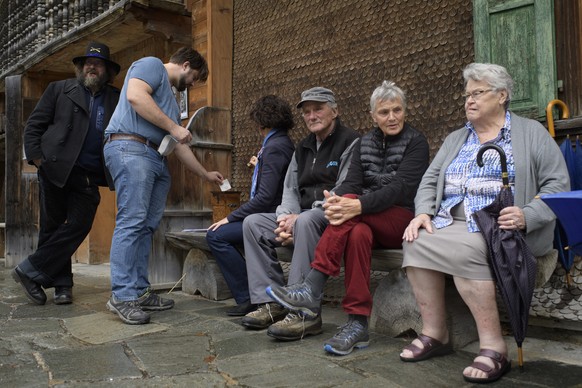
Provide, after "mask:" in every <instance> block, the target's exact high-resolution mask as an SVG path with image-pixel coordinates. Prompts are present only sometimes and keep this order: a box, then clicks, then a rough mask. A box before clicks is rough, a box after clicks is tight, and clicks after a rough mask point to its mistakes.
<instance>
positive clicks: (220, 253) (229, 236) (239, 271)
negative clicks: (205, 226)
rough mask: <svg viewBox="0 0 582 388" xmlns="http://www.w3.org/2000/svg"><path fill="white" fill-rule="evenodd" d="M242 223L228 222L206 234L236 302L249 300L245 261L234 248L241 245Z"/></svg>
mask: <svg viewBox="0 0 582 388" xmlns="http://www.w3.org/2000/svg"><path fill="white" fill-rule="evenodd" d="M242 225H243V223H242V221H237V222H229V223H228V224H224V225H222V226H221V227H220V228H218V229H216V230H215V231H214V232H213V231H211V230H209V231H208V233H207V234H206V242H207V243H208V246H209V247H210V250H211V251H212V255H213V256H214V258H215V259H216V262H217V263H218V266H219V267H220V270H221V271H222V275H223V276H224V280H225V281H226V284H228V288H229V289H230V292H231V293H232V296H233V298H234V300H235V301H236V303H237V304H241V303H245V302H248V301H249V300H250V296H249V282H248V277H247V265H246V261H245V259H244V257H243V256H242V255H241V254H240V252H239V251H238V249H237V248H236V247H237V246H238V247H242V246H243V232H242Z"/></svg>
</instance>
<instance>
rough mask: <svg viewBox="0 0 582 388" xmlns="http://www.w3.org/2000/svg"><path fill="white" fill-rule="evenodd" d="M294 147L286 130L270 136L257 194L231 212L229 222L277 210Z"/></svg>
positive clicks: (259, 174)
mask: <svg viewBox="0 0 582 388" xmlns="http://www.w3.org/2000/svg"><path fill="white" fill-rule="evenodd" d="M294 149H295V147H294V146H293V142H292V141H291V139H290V138H289V136H288V135H287V132H286V131H277V132H276V133H274V134H273V135H272V136H271V137H270V138H269V140H268V141H267V144H266V145H265V148H264V149H263V154H262V157H261V159H260V160H259V172H258V175H257V191H256V193H255V196H254V197H253V199H251V200H250V201H248V202H247V203H245V204H243V205H242V206H241V207H239V208H238V209H236V210H235V211H233V212H232V213H230V214H229V215H228V216H227V219H228V222H234V221H241V220H243V219H244V218H245V217H246V216H248V215H250V214H255V213H274V212H275V209H276V208H277V206H278V205H279V204H280V203H281V196H282V195H283V181H284V180H285V174H286V173H287V167H289V162H290V161H291V157H292V156H293V150H294Z"/></svg>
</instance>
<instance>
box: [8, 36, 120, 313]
mask: <svg viewBox="0 0 582 388" xmlns="http://www.w3.org/2000/svg"><path fill="white" fill-rule="evenodd" d="M73 63H74V65H75V72H76V75H77V77H76V78H71V79H67V80H63V81H57V82H52V83H50V84H49V85H48V87H47V89H46V91H45V92H44V93H43V95H42V97H41V99H40V101H39V102H38V104H37V105H36V107H35V108H34V110H33V112H32V113H31V115H30V117H29V118H28V122H27V123H26V127H25V129H24V151H25V154H26V159H27V161H28V163H29V164H31V165H34V166H36V167H37V169H38V180H39V191H40V195H39V197H40V198H39V200H40V227H39V234H38V247H37V249H36V251H35V252H34V253H33V254H31V255H30V256H28V258H26V259H25V260H24V261H22V262H21V263H20V264H19V265H18V266H17V267H16V268H15V269H14V270H13V271H12V277H13V278H14V280H15V281H17V282H18V283H20V284H21V285H22V287H23V288H24V291H25V292H26V295H27V296H28V298H29V299H30V300H31V301H33V302H34V303H36V304H39V305H43V304H45V303H46V299H47V297H46V294H45V292H44V290H43V288H52V287H54V289H55V294H54V303H56V304H69V303H72V301H73V294H72V287H73V274H72V270H71V256H72V255H73V253H75V251H76V250H77V248H78V247H79V246H80V245H81V243H82V242H83V240H84V239H85V237H86V236H87V234H88V233H89V231H90V230H91V226H92V224H93V219H94V218H95V213H96V211H97V206H98V205H99V201H100V199H101V197H100V195H99V187H98V186H107V180H106V178H105V168H104V162H103V152H102V149H103V131H104V129H105V127H106V126H107V124H108V123H109V119H110V118H111V115H112V114H113V111H114V110H115V106H116V105H117V102H118V100H119V89H117V88H115V87H113V86H111V85H109V84H110V83H111V82H112V81H113V78H114V77H115V76H116V75H117V74H118V73H119V70H120V66H119V65H118V64H117V63H115V62H113V61H112V60H111V59H110V56H109V47H107V46H106V45H104V44H102V43H98V42H91V43H89V45H88V46H87V48H86V51H85V55H82V56H79V57H76V58H74V59H73Z"/></svg>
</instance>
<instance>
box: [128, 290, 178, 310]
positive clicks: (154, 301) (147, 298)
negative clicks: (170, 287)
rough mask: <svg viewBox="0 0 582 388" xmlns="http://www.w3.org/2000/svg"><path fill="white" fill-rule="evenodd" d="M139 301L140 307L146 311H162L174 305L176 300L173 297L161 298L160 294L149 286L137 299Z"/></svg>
mask: <svg viewBox="0 0 582 388" xmlns="http://www.w3.org/2000/svg"><path fill="white" fill-rule="evenodd" d="M137 302H138V303H139V307H141V309H142V310H144V311H162V310H168V309H171V308H172V307H174V301H173V300H172V299H165V298H160V296H159V295H158V294H156V293H155V292H153V290H152V289H151V288H149V287H148V289H147V290H146V292H145V293H144V294H143V295H142V296H140V297H139V298H138V299H137Z"/></svg>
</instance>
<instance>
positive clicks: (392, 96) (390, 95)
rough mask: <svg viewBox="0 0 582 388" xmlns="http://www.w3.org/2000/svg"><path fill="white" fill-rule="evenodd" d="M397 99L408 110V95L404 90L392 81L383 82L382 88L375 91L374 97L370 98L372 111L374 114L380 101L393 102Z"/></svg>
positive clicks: (379, 87)
mask: <svg viewBox="0 0 582 388" xmlns="http://www.w3.org/2000/svg"><path fill="white" fill-rule="evenodd" d="M397 99H399V100H400V102H402V106H403V107H404V109H405V110H406V95H405V94H404V92H403V91H402V89H400V88H399V87H398V86H396V84H395V83H394V82H392V81H383V82H382V84H381V85H380V86H378V87H377V88H376V89H374V92H373V93H372V97H370V109H371V111H372V112H374V111H375V110H376V104H377V103H378V101H392V100H397Z"/></svg>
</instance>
